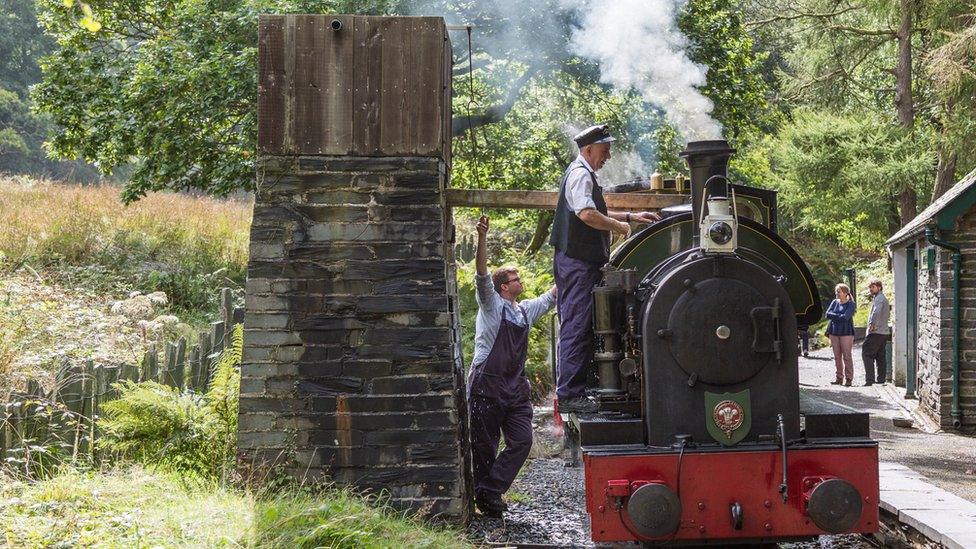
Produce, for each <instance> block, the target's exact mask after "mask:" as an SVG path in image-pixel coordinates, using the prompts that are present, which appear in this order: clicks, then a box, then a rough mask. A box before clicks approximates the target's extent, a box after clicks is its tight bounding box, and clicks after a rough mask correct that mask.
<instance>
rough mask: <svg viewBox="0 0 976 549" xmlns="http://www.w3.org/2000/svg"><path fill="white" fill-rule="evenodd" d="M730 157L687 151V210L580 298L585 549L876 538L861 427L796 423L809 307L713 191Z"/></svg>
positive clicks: (703, 147)
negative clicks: (586, 365)
mask: <svg viewBox="0 0 976 549" xmlns="http://www.w3.org/2000/svg"><path fill="white" fill-rule="evenodd" d="M732 153H733V150H732V149H730V148H729V146H728V144H727V143H726V142H725V141H704V142H695V143H690V144H689V147H688V149H687V150H686V151H684V152H683V155H684V156H685V158H686V159H687V161H688V163H689V166H690V169H691V188H692V193H691V199H692V202H691V205H690V206H691V207H690V208H684V210H685V211H681V210H682V208H678V211H677V212H674V214H673V215H670V216H668V217H666V218H665V219H663V220H662V221H660V222H657V223H655V224H652V225H651V226H650V227H648V228H646V229H644V230H643V231H641V232H640V233H638V234H636V235H634V236H632V237H631V238H630V239H629V240H628V241H627V242H625V243H624V244H623V245H621V246H620V247H619V248H618V249H617V250H616V251H615V253H614V254H613V256H612V257H611V260H610V263H609V264H608V265H607V267H606V269H605V274H604V280H603V283H602V284H600V285H598V286H597V287H596V288H595V289H594V293H593V296H594V330H595V332H596V334H597V340H598V350H597V353H596V355H595V357H594V366H593V368H592V372H591V376H590V381H589V385H590V386H591V387H590V391H591V393H592V394H594V395H595V396H596V397H597V399H598V401H599V403H600V412H598V413H596V414H592V415H580V416H576V417H573V418H572V422H571V423H572V425H573V426H574V428H575V429H578V437H579V442H580V444H581V446H582V452H583V460H584V466H585V468H586V471H585V473H586V484H587V485H586V489H587V508H588V511H589V513H590V517H591V523H592V524H591V526H592V532H593V539H594V540H595V541H598V542H620V541H643V542H661V541H665V542H671V543H676V544H681V543H710V542H716V543H733V542H735V543H737V542H746V541H749V542H754V541H757V540H759V541H771V540H780V539H796V538H804V537H811V536H816V535H818V534H822V533H828V532H829V533H837V532H873V531H876V529H877V516H878V511H877V493H878V478H877V446H876V444H875V443H874V442H873V441H871V440H870V438H869V437H868V432H867V426H866V424H867V421H866V415H865V414H846V413H842V414H836V413H828V414H822V413H819V414H814V413H807V414H801V409H800V394H799V381H798V351H797V346H796V333H797V332H796V327H797V324H798V323H803V324H812V323H814V322H816V321H818V320H819V319H820V317H821V315H822V306H821V304H820V301H819V299H818V297H817V293H816V287H815V285H814V281H813V278H812V276H811V275H810V272H809V270H808V269H807V267H806V265H805V264H804V263H803V261H802V259H801V258H800V257H799V256H798V255H797V253H796V251H795V250H793V248H792V247H791V246H789V244H787V243H786V242H785V241H783V239H781V238H780V237H779V236H778V235H777V234H776V232H775V231H774V230H773V228H771V227H770V225H771V223H769V221H770V220H771V219H775V211H774V210H773V211H771V212H767V214H768V215H766V216H765V217H763V218H762V220H761V221H756V220H752V219H748V218H746V217H745V216H744V215H741V214H740V212H739V209H740V207H741V202H740V200H739V199H738V198H737V197H736V189H739V191H740V194H744V192H748V191H747V190H745V189H741V188H740V187H737V186H733V185H731V184H729V182H728V180H727V165H728V160H729V157H730V156H731V154H732ZM753 194H755V193H753ZM753 217H755V216H753ZM762 221H765V223H763V222H762ZM804 420H805V425H804ZM804 427H805V429H804Z"/></svg>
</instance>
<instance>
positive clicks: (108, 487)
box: [0, 468, 469, 548]
mask: <svg viewBox="0 0 976 549" xmlns="http://www.w3.org/2000/svg"><path fill="white" fill-rule="evenodd" d="M0 480H2V479H0ZM0 534H2V536H3V537H2V538H0V544H5V546H7V547H52V546H53V547H104V548H114V547H119V548H122V547H254V548H258V547H261V548H264V547H269V548H270V547H282V548H285V547H288V548H292V547H342V548H345V547H349V548H352V547H437V548H441V547H469V545H468V544H467V543H466V542H465V541H464V540H463V538H462V536H461V534H460V533H458V532H454V531H451V530H446V529H437V528H433V527H430V526H427V525H424V524H422V523H420V522H418V521H415V520H411V519H405V518H402V517H400V516H398V515H397V514H396V513H394V512H392V511H391V510H389V509H388V508H385V507H382V506H378V505H376V504H375V503H371V502H368V501H366V500H364V499H363V498H362V497H359V496H356V495H354V494H352V493H350V492H348V491H344V490H328V491H324V492H322V493H320V494H318V495H313V494H309V493H301V492H293V493H290V494H287V495H279V496H275V497H260V496H257V495H255V494H253V493H250V492H243V491H237V490H230V489H225V488H220V487H218V486H216V485H207V484H191V483H187V482H185V481H183V480H181V479H179V478H178V477H176V476H174V475H166V474H163V473H158V472H150V471H147V470H145V469H140V468H130V469H121V470H117V471H113V472H107V473H93V472H89V473H82V472H77V471H71V470H68V471H65V472H63V473H61V474H60V475H58V476H56V477H54V478H52V479H49V480H45V481H41V482H37V483H26V482H22V481H19V480H14V479H7V480H6V482H0Z"/></svg>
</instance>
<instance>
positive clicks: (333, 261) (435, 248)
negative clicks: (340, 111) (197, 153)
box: [239, 156, 468, 520]
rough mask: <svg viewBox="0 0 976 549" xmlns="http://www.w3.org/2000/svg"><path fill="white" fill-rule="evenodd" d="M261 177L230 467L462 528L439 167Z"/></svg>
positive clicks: (451, 312) (275, 160)
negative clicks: (330, 487) (340, 490)
mask: <svg viewBox="0 0 976 549" xmlns="http://www.w3.org/2000/svg"><path fill="white" fill-rule="evenodd" d="M259 164H260V165H259V167H258V190H257V195H256V203H255V208H254V221H253V225H252V229H251V257H250V263H249V266H248V280H247V287H246V290H247V292H246V293H247V297H246V303H245V307H246V313H245V320H244V334H245V336H244V360H243V365H242V379H241V411H240V435H239V447H240V451H241V453H242V456H241V459H242V460H244V461H246V462H248V463H250V464H252V466H261V467H267V466H269V465H279V466H280V467H282V468H284V469H285V470H286V471H289V472H291V473H293V474H294V475H296V476H302V477H308V478H312V479H327V480H331V481H335V482H338V483H340V484H352V485H355V486H358V487H360V488H363V489H366V490H373V491H380V490H383V491H385V492H386V493H387V494H388V495H389V497H390V498H391V503H393V504H394V505H395V506H398V507H400V508H402V509H410V510H415V511H419V512H422V513H424V514H426V515H441V516H445V515H446V516H449V517H454V518H458V519H461V520H464V519H465V518H466V513H467V504H466V502H467V486H468V484H467V479H466V474H467V469H468V467H467V463H466V459H467V452H466V448H465V447H464V446H465V445H464V444H463V443H462V442H461V441H464V440H467V437H466V432H465V423H466V418H465V414H464V410H465V401H464V394H463V390H462V388H463V367H462V361H461V345H460V335H459V320H458V314H457V307H458V299H457V288H456V282H455V272H454V257H453V242H454V235H453V223H452V220H451V219H450V210H449V209H448V208H446V207H445V204H444V202H443V189H444V188H445V180H446V177H447V168H446V166H445V164H444V162H443V161H441V160H440V159H438V158H389V157H382V158H372V157H370V158H365V157H321V156H318V157H298V158H285V157H268V158H264V159H262V160H261V162H260V163H259Z"/></svg>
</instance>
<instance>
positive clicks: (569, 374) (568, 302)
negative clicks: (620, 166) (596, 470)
mask: <svg viewBox="0 0 976 549" xmlns="http://www.w3.org/2000/svg"><path fill="white" fill-rule="evenodd" d="M573 141H575V142H576V145H577V146H578V147H579V150H580V152H579V155H578V156H577V157H576V160H573V162H572V163H571V164H570V165H569V167H568V168H566V173H565V174H564V175H563V178H562V180H561V181H560V182H559V202H558V203H557V205H556V216H555V219H554V220H553V225H552V238H551V239H550V241H549V243H550V244H552V246H553V248H555V249H556V255H555V259H554V261H553V272H554V274H555V276H556V286H557V287H558V288H559V297H558V307H559V321H560V323H561V324H560V328H559V354H558V357H559V360H558V363H557V368H556V396H557V397H558V399H559V411H560V412H594V411H596V409H597V404H596V403H595V402H593V401H591V400H589V399H587V398H586V393H585V386H586V370H587V367H588V366H589V365H590V363H591V362H592V361H593V351H594V341H593V296H592V292H593V286H594V285H596V283H598V282H599V281H600V278H601V271H600V269H601V268H602V267H603V266H604V265H605V264H606V263H607V261H608V260H609V259H610V234H611V233H617V234H620V235H623V236H626V235H628V234H629V233H630V222H631V221H634V222H642V223H650V222H652V221H654V220H656V219H660V217H659V216H658V215H657V214H653V213H650V212H640V213H630V212H610V211H608V210H607V203H606V202H605V201H604V199H603V190H602V189H601V188H600V184H599V182H598V181H597V177H596V172H597V171H599V170H600V168H602V167H603V165H604V164H605V163H606V161H607V160H610V144H611V143H613V142H614V141H615V139H614V138H613V136H612V135H610V131H609V129H608V128H607V125H606V124H601V125H597V126H591V127H589V128H587V129H585V130H583V131H582V132H580V133H579V134H578V135H576V137H574V138H573Z"/></svg>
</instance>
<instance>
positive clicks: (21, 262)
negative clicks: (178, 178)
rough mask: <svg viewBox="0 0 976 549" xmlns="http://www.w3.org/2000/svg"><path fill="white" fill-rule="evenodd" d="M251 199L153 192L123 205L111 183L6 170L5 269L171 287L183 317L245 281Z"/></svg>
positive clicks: (82, 281) (79, 283)
mask: <svg viewBox="0 0 976 549" xmlns="http://www.w3.org/2000/svg"><path fill="white" fill-rule="evenodd" d="M250 215H251V204H250V202H246V201H235V200H213V199H208V198H198V197H191V196H186V195H181V194H174V193H155V194H152V195H149V196H147V197H146V198H144V199H142V200H140V201H138V202H136V203H135V204H132V205H130V206H125V205H123V204H122V203H121V201H120V200H119V189H118V188H117V187H114V186H111V185H102V186H81V185H69V184H61V183H54V182H51V181H42V180H35V179H30V178H24V177H0V219H3V224H0V272H3V271H6V272H10V271H16V270H18V269H25V270H28V271H30V272H32V273H36V274H37V276H38V277H41V278H43V279H45V280H49V281H53V282H56V283H59V284H61V285H63V286H68V287H82V288H86V289H89V290H92V291H97V292H99V293H101V294H105V295H112V296H115V297H117V298H118V297H124V294H126V293H128V292H129V291H130V290H140V291H143V292H144V293H148V292H152V291H157V290H159V291H164V292H166V293H167V295H168V296H169V298H170V303H171V310H172V311H173V312H176V313H177V314H181V315H183V316H184V317H187V316H191V317H192V316H195V315H202V314H205V313H206V312H210V311H211V310H212V309H214V308H215V307H216V305H217V302H216V300H217V298H216V290H217V288H219V287H220V286H222V285H226V284H237V285H240V284H243V281H244V277H245V272H246V266H247V255H248V237H249V235H248V229H249V226H250Z"/></svg>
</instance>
